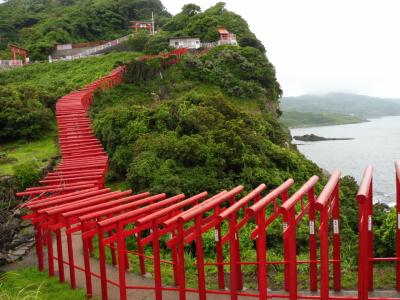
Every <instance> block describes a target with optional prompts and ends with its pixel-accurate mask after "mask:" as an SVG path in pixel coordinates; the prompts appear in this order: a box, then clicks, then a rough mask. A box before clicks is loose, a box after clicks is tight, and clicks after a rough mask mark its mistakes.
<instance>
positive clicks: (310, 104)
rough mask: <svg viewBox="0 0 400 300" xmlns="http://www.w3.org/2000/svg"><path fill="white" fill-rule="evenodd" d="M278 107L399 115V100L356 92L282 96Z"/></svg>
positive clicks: (308, 110)
mask: <svg viewBox="0 0 400 300" xmlns="http://www.w3.org/2000/svg"><path fill="white" fill-rule="evenodd" d="M280 108H281V110H282V111H297V112H318V113H319V112H326V113H338V114H346V115H356V116H359V117H363V118H377V117H382V116H394V115H400V100H396V99H385V98H377V97H369V96H364V95H357V94H345V93H330V94H326V95H302V96H298V97H283V98H282V100H281V104H280Z"/></svg>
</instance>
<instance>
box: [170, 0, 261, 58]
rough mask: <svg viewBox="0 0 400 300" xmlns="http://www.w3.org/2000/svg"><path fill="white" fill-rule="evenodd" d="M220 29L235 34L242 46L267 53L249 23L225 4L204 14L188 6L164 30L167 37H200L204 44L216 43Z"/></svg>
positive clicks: (190, 5) (192, 6)
mask: <svg viewBox="0 0 400 300" xmlns="http://www.w3.org/2000/svg"><path fill="white" fill-rule="evenodd" d="M219 27H224V28H226V29H228V30H229V31H230V32H233V33H235V34H236V35H237V40H238V43H239V45H240V46H242V47H246V46H250V47H254V48H256V49H258V50H260V51H261V52H263V53H264V52H265V48H264V46H263V44H262V43H261V42H260V41H259V40H258V39H257V38H256V36H255V35H254V33H252V32H251V31H250V29H249V25H248V24H247V22H246V21H245V20H244V19H243V18H242V17H241V16H239V15H237V14H235V13H233V12H231V11H228V10H227V9H226V8H225V3H223V2H219V3H217V4H216V5H214V6H212V7H210V8H209V9H207V10H205V11H204V12H201V9H200V7H199V6H197V5H195V4H187V5H185V6H184V7H183V8H182V11H181V12H180V13H179V14H177V15H176V16H174V17H173V18H171V19H170V20H169V21H168V22H167V23H166V24H165V25H164V26H163V28H162V29H163V33H164V34H165V35H166V36H170V37H171V36H193V37H199V38H200V39H201V40H202V41H203V42H214V41H217V40H218V39H219V34H218V31H217V29H218V28H219Z"/></svg>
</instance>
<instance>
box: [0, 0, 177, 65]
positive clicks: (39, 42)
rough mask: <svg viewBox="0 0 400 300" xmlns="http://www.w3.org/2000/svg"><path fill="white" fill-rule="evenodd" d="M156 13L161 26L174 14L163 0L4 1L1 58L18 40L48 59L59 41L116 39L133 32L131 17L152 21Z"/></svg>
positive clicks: (35, 54)
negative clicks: (8, 47)
mask: <svg viewBox="0 0 400 300" xmlns="http://www.w3.org/2000/svg"><path fill="white" fill-rule="evenodd" d="M152 12H154V14H155V18H156V20H157V25H158V26H162V25H163V24H164V23H165V22H166V19H167V18H168V17H170V14H169V13H168V12H167V11H166V10H165V8H164V7H163V5H162V4H161V2H160V1H159V0H116V1H104V0H56V1H52V0H40V1H30V0H8V1H6V2H5V3H2V4H0V33H1V39H0V57H2V58H3V59H5V58H6V57H9V56H10V51H9V50H7V49H6V48H7V45H8V44H9V43H14V44H18V45H20V46H23V47H25V48H27V49H28V50H29V52H30V56H31V58H32V59H34V60H38V59H40V60H46V59H47V55H48V54H50V52H51V51H52V50H53V49H54V45H55V44H56V43H61V44H62V43H73V42H86V41H98V40H112V39H115V38H118V37H121V36H123V35H126V34H128V33H130V32H131V31H132V30H131V29H130V23H129V21H130V20H146V21H148V20H150V19H151V13H152ZM1 50H3V51H1Z"/></svg>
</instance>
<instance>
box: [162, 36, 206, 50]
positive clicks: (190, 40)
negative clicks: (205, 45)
mask: <svg viewBox="0 0 400 300" xmlns="http://www.w3.org/2000/svg"><path fill="white" fill-rule="evenodd" d="M169 45H170V46H171V47H174V48H175V49H179V48H188V49H199V48H200V47H201V43H200V39H199V38H197V37H187V36H182V37H175V38H170V39H169Z"/></svg>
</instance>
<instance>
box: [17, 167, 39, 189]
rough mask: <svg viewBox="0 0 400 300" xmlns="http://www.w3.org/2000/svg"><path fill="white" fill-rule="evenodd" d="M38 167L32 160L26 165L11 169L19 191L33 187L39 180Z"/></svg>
mask: <svg viewBox="0 0 400 300" xmlns="http://www.w3.org/2000/svg"><path fill="white" fill-rule="evenodd" d="M39 168H40V165H39V163H38V162H37V161H35V160H32V161H30V162H27V163H23V164H19V165H16V166H14V167H13V169H14V176H15V178H16V180H17V184H18V186H19V187H20V190H24V189H26V188H27V187H30V186H33V185H35V184H36V183H37V182H38V181H39V179H40V169H39Z"/></svg>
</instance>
